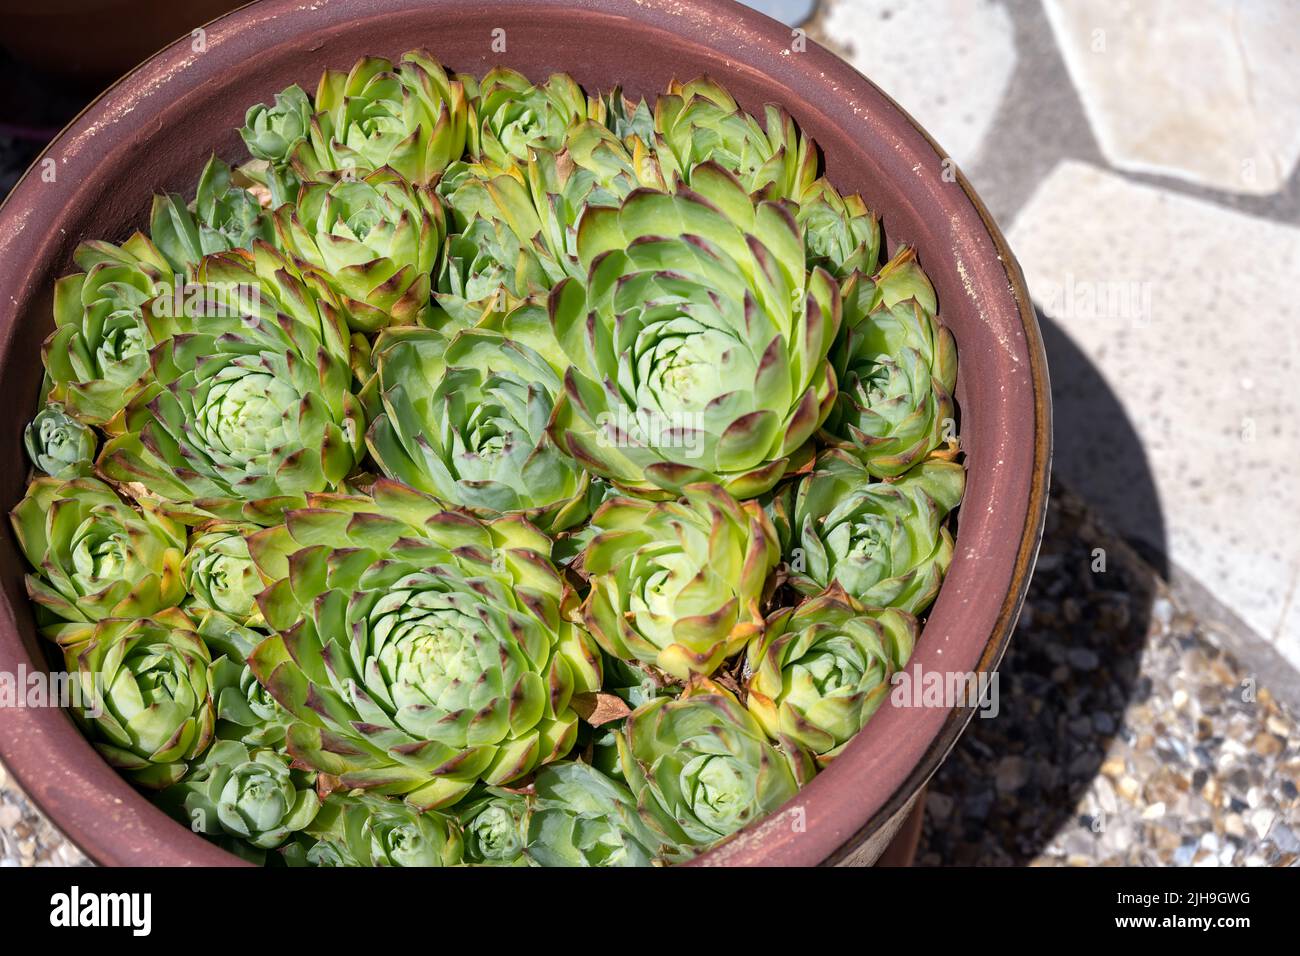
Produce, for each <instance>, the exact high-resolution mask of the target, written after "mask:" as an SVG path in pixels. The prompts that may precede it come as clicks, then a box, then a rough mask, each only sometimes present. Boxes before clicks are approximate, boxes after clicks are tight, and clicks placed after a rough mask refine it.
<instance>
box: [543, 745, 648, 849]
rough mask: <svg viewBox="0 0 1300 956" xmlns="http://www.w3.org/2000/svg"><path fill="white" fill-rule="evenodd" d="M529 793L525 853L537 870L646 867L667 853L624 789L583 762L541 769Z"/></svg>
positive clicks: (571, 762)
mask: <svg viewBox="0 0 1300 956" xmlns="http://www.w3.org/2000/svg"><path fill="white" fill-rule="evenodd" d="M533 790H534V797H533V800H532V813H531V815H530V816H529V818H528V829H527V851H526V853H527V858H528V859H529V860H531V861H532V862H533V863H534V864H536V865H537V866H620V867H622V866H652V865H654V864H656V863H659V862H661V861H662V860H663V859H664V858H665V855H666V854H668V853H669V852H670V848H669V847H668V846H667V845H666V844H665V842H664V838H663V836H661V835H660V834H657V833H656V832H655V831H654V830H652V829H651V828H650V827H649V826H648V825H647V824H646V823H645V821H644V820H642V819H641V817H640V815H639V813H638V812H637V805H636V801H635V800H633V798H632V794H631V793H630V792H629V791H628V789H627V788H626V787H625V786H623V785H622V784H620V783H618V782H616V781H614V780H612V779H610V778H609V777H607V776H606V775H605V774H603V773H601V772H600V771H599V770H596V769H595V768H594V767H591V766H589V765H588V764H585V763H576V762H573V761H563V762H561V763H557V764H553V765H551V766H549V767H544V768H543V769H542V770H541V771H540V772H538V774H537V777H536V779H535V780H534V781H533Z"/></svg>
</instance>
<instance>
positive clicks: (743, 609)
mask: <svg viewBox="0 0 1300 956" xmlns="http://www.w3.org/2000/svg"><path fill="white" fill-rule="evenodd" d="M592 525H593V526H594V527H595V528H597V529H598V533H597V534H596V536H595V537H594V538H592V540H591V542H590V544H588V545H587V548H586V550H585V551H584V552H583V556H582V564H583V569H584V571H585V573H587V574H588V575H590V588H591V589H590V591H589V593H588V596H587V600H586V602H585V603H584V604H583V607H582V612H583V620H584V621H585V623H586V625H587V629H588V630H589V631H590V632H591V634H592V635H593V636H594V637H595V638H596V640H597V641H598V642H599V643H600V645H601V647H602V648H603V649H604V650H605V652H606V653H607V654H611V655H613V656H614V657H619V658H623V659H625V660H637V661H641V662H642V663H645V664H650V665H653V666H654V667H656V668H658V669H659V670H661V671H663V672H665V673H666V674H668V675H670V676H671V677H674V678H676V679H678V680H683V681H684V680H687V679H688V678H690V677H691V676H692V675H697V674H698V675H703V676H707V675H709V674H711V673H713V672H714V671H715V670H716V669H717V668H718V667H719V665H721V664H722V662H723V661H724V660H725V659H726V658H728V657H730V656H732V655H734V654H736V653H738V652H739V651H741V650H742V649H743V648H744V647H745V645H746V644H747V643H749V641H750V639H751V638H752V637H753V636H754V635H755V634H757V633H758V632H759V631H761V629H762V626H763V619H762V613H761V611H760V603H761V601H762V600H763V597H764V586H765V584H766V581H767V578H768V575H769V573H770V572H771V571H772V569H773V568H775V567H776V564H777V562H778V560H779V559H780V551H779V545H778V542H777V537H776V532H775V530H774V529H773V527H772V525H771V523H770V522H769V521H768V519H767V516H766V515H765V514H764V513H763V510H762V509H761V508H760V507H759V506H758V504H757V502H752V501H751V502H744V503H743V504H742V503H740V502H737V501H736V500H735V499H734V498H732V497H731V496H730V495H729V494H727V492H726V491H724V490H723V489H722V488H721V487H720V486H719V485H710V484H700V485H688V486H687V487H686V489H685V494H684V495H683V497H682V498H681V499H680V500H677V501H663V502H649V501H644V500H641V499H634V498H613V499H611V500H609V501H606V502H605V503H604V504H603V505H601V506H600V508H599V510H597V512H596V514H595V515H594V516H593V518H592Z"/></svg>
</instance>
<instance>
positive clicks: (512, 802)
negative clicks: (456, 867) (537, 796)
mask: <svg viewBox="0 0 1300 956" xmlns="http://www.w3.org/2000/svg"><path fill="white" fill-rule="evenodd" d="M529 804H530V800H529V797H528V796H527V795H526V794H525V793H523V792H522V791H519V792H512V791H509V790H502V789H500V788H497V787H492V788H489V790H488V791H487V792H485V793H484V794H482V795H481V796H479V797H477V798H469V799H466V800H463V801H461V802H460V803H459V804H457V805H456V808H455V817H456V820H457V821H458V822H459V824H460V829H461V838H462V839H463V841H464V844H465V855H464V862H466V863H468V864H470V865H471V866H528V865H529V860H528V857H526V856H524V849H525V847H526V846H527V844H528V818H529V816H530V814H531V812H532V811H531V808H530V805H529Z"/></svg>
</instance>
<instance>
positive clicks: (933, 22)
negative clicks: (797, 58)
mask: <svg viewBox="0 0 1300 956" xmlns="http://www.w3.org/2000/svg"><path fill="white" fill-rule="evenodd" d="M817 36H818V38H819V39H822V38H824V39H826V40H828V41H829V43H830V45H832V46H833V47H834V48H835V49H836V51H837V52H839V53H841V54H842V55H843V56H844V57H845V58H846V59H848V61H849V62H850V63H852V64H853V65H854V66H855V67H856V68H857V69H858V71H859V72H860V73H862V74H863V75H864V76H867V77H869V78H870V79H871V80H872V82H874V83H875V84H876V85H877V86H879V87H880V88H881V89H883V90H884V91H885V92H886V93H888V94H889V95H890V96H892V97H893V98H894V99H895V100H897V101H898V103H899V105H900V106H902V107H903V109H905V110H907V111H908V113H910V114H911V115H912V116H913V117H914V118H915V119H916V121H917V122H919V123H920V124H921V125H922V126H924V127H925V128H926V129H927V130H928V131H929V132H930V134H931V135H932V136H933V137H934V138H935V139H936V140H937V141H938V143H939V145H941V146H942V147H943V148H944V149H945V150H947V152H948V155H949V156H951V157H952V158H953V159H954V160H955V161H956V162H957V163H958V165H966V164H969V163H971V162H974V161H975V160H976V158H977V157H978V155H979V153H980V150H981V148H982V146H983V144H984V143H985V141H986V139H987V134H988V131H989V129H990V128H991V126H992V124H993V119H994V116H995V115H996V113H997V110H998V106H999V104H1000V103H1001V101H1002V99H1003V96H1004V94H1005V93H1006V90H1007V83H1008V81H1009V80H1010V78H1011V74H1012V71H1013V70H1014V68H1015V63H1016V48H1015V43H1014V42H1013V39H1014V37H1013V29H1012V25H1011V19H1010V17H1009V16H1008V14H1007V11H1006V9H1005V8H1003V7H1002V6H1001V5H999V4H995V3H991V2H989V0H854V2H840V3H825V4H824V13H823V15H822V17H821V18H820V19H819V21H818V23H817Z"/></svg>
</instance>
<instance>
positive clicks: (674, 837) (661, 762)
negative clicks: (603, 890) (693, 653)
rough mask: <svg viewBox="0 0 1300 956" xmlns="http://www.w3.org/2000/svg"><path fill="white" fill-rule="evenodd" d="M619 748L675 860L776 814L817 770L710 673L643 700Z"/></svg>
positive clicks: (626, 772)
mask: <svg viewBox="0 0 1300 956" xmlns="http://www.w3.org/2000/svg"><path fill="white" fill-rule="evenodd" d="M618 748H619V762H620V765H621V766H622V769H623V776H624V778H625V779H626V780H627V782H628V786H629V787H630V788H631V791H632V794H633V795H634V796H635V798H636V802H637V807H638V808H639V810H640V813H641V816H642V818H643V819H644V821H645V822H646V824H647V825H649V826H650V828H651V829H652V830H654V831H655V832H656V833H657V834H658V835H659V836H660V837H661V839H663V840H664V841H665V842H666V844H667V845H670V846H673V847H675V848H676V849H675V850H674V851H673V854H672V856H671V859H673V860H674V861H676V860H680V859H682V858H685V857H689V856H690V855H692V854H693V853H694V852H698V851H701V850H704V849H706V848H708V847H710V846H712V845H713V844H715V843H717V842H718V841H720V840H723V839H725V838H726V837H728V836H730V835H731V834H733V833H735V832H736V831H737V830H739V829H740V828H741V827H743V826H744V825H745V824H747V823H750V822H752V821H754V820H758V819H760V818H762V817H764V816H766V815H767V814H769V813H771V812H772V811H773V810H775V809H777V807H779V806H780V805H781V804H783V803H785V802H786V801H787V800H789V799H790V798H791V797H793V796H794V795H795V794H796V793H798V792H799V787H800V786H801V785H802V784H803V783H804V781H805V780H806V779H809V778H811V776H812V774H813V766H812V763H811V761H810V760H808V759H807V757H806V756H805V755H804V754H803V753H802V752H801V751H799V750H798V748H793V747H791V748H786V747H780V748H779V747H777V746H776V745H773V744H772V743H771V742H769V741H768V739H767V735H766V734H765V733H764V732H763V728H762V727H761V726H760V725H759V723H758V721H757V720H755V719H754V717H753V716H752V715H751V714H750V713H749V712H748V711H747V710H745V708H744V707H742V706H741V705H740V704H739V703H738V702H737V701H736V698H735V697H733V696H732V695H731V694H730V693H729V692H728V691H726V690H725V689H723V688H722V687H720V686H718V685H716V684H714V683H712V682H711V681H707V680H706V681H699V682H696V683H693V684H691V685H690V686H688V687H687V689H686V690H685V691H683V692H682V694H681V696H679V697H677V698H676V699H672V698H668V697H660V698H656V699H655V700H652V701H650V702H649V703H646V704H643V705H642V706H640V707H638V708H637V709H636V710H635V711H633V712H632V714H631V715H630V716H629V717H628V718H627V722H626V723H625V725H624V728H623V734H622V735H621V736H620V737H619V739H618Z"/></svg>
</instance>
